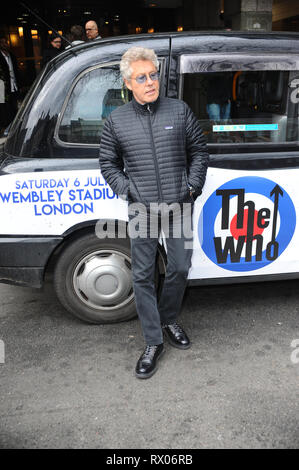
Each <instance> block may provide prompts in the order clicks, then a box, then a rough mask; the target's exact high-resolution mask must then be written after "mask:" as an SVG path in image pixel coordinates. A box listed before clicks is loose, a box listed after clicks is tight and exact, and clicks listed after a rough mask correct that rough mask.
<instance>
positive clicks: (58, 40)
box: [51, 38, 61, 49]
mask: <svg viewBox="0 0 299 470" xmlns="http://www.w3.org/2000/svg"><path fill="white" fill-rule="evenodd" d="M51 44H52V46H53V47H56V49H60V48H61V38H55V39H53V41H51Z"/></svg>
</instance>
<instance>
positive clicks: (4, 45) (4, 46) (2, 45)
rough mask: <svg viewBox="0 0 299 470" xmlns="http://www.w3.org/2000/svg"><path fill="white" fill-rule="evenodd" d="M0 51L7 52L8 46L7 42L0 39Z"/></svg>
mask: <svg viewBox="0 0 299 470" xmlns="http://www.w3.org/2000/svg"><path fill="white" fill-rule="evenodd" d="M0 49H1V50H2V51H8V50H9V45H8V42H7V40H6V39H5V38H1V39H0Z"/></svg>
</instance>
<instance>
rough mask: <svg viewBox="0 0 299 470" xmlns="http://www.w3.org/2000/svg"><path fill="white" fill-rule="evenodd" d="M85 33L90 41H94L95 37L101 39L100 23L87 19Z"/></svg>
mask: <svg viewBox="0 0 299 470" xmlns="http://www.w3.org/2000/svg"><path fill="white" fill-rule="evenodd" d="M85 33H86V36H87V39H88V41H93V40H94V39H101V36H100V34H99V28H98V25H97V23H96V22H95V21H94V20H90V21H87V23H86V24H85Z"/></svg>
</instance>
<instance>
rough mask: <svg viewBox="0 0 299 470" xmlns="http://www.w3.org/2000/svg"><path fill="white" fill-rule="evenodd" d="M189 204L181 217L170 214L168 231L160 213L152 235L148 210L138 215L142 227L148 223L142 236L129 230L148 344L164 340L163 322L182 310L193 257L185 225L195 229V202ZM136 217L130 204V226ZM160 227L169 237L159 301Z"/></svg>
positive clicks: (139, 307) (171, 320) (135, 286)
mask: <svg viewBox="0 0 299 470" xmlns="http://www.w3.org/2000/svg"><path fill="white" fill-rule="evenodd" d="M187 205H188V206H189V209H188V210H187V213H185V212H184V215H183V216H181V212H180V213H173V214H171V216H170V218H169V231H168V230H167V229H168V227H167V219H168V218H167V217H165V216H163V215H159V217H158V221H159V222H158V230H157V233H155V234H154V236H153V234H152V236H151V233H150V222H151V215H150V213H149V211H147V213H146V214H144V217H143V218H142V217H141V218H140V217H139V229H141V228H142V227H141V226H143V229H144V223H146V224H147V229H146V233H145V232H144V230H143V233H142V235H141V236H138V237H136V238H132V236H131V234H130V230H129V235H130V241H131V253H132V277H133V289H134V294H135V302H136V307H137V313H138V316H139V319H140V322H141V327H142V331H143V336H144V339H145V342H146V344H148V345H156V344H161V343H163V333H162V327H161V325H162V324H171V323H174V322H175V321H176V319H177V317H178V314H179V312H180V309H181V304H182V300H183V296H184V292H185V288H186V284H187V276H188V271H189V268H190V265H191V256H192V235H191V238H190V233H189V234H188V233H187V234H185V232H186V230H185V228H184V227H190V229H192V228H193V227H192V214H193V203H190V204H187ZM134 217H136V212H134V210H130V205H129V225H130V222H131V221H132V219H134ZM135 220H136V219H135ZM140 220H141V222H140ZM179 229H181V230H180V233H181V236H179V237H178V236H177V234H178V230H179ZM161 230H162V231H163V233H164V235H165V236H166V238H165V241H166V246H167V270H166V274H165V280H164V284H163V289H162V293H161V296H160V299H159V302H158V300H157V293H156V286H155V269H156V254H157V247H158V240H159V235H160V232H161ZM140 231H141V230H140ZM167 232H169V233H167ZM189 232H190V231H189ZM186 235H187V236H186Z"/></svg>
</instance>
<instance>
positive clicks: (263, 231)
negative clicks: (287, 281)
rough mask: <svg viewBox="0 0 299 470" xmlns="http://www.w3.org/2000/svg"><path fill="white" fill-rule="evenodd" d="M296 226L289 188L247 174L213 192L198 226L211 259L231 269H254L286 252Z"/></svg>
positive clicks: (204, 246) (206, 251)
mask: <svg viewBox="0 0 299 470" xmlns="http://www.w3.org/2000/svg"><path fill="white" fill-rule="evenodd" d="M295 226H296V211H295V208H294V205H293V202H292V200H291V198H290V197H289V195H288V194H287V192H286V191H285V190H284V188H282V187H281V186H280V185H279V184H277V183H276V182H273V181H271V180H269V179H266V178H261V177H258V176H248V177H247V176H246V177H241V178H236V179H233V180H231V181H228V182H227V183H225V184H224V185H223V186H221V187H220V188H218V189H217V190H216V191H215V192H214V193H213V194H212V195H211V196H210V197H209V199H208V200H207V202H206V203H205V205H204V207H203V210H202V213H201V223H200V224H199V230H200V227H202V230H203V234H202V235H203V236H202V240H203V242H202V249H203V251H204V252H205V254H206V255H207V256H208V258H209V259H210V260H211V261H213V262H214V263H215V264H217V265H218V266H220V267H222V268H224V269H228V270H230V271H252V270H255V269H260V268H262V267H264V266H267V265H268V264H270V263H272V262H273V261H275V260H276V259H277V258H278V257H279V256H280V255H281V253H282V252H283V251H284V250H285V249H286V247H287V246H288V244H289V243H290V241H291V239H292V236H293V234H294V231H295ZM199 235H201V234H199ZM200 238H201V237H200Z"/></svg>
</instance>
